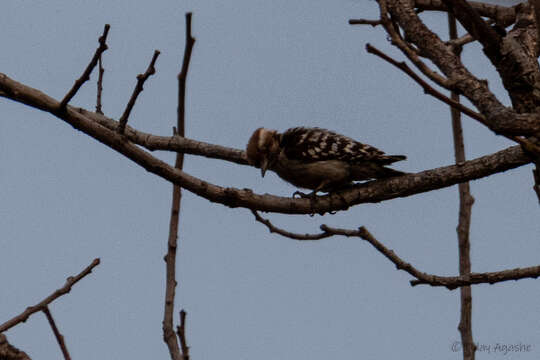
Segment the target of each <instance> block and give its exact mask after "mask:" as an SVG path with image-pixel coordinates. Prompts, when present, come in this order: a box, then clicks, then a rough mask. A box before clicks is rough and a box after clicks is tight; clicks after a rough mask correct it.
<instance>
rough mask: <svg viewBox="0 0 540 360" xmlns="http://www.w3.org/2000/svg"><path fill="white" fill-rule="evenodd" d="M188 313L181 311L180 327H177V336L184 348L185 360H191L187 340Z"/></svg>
mask: <svg viewBox="0 0 540 360" xmlns="http://www.w3.org/2000/svg"><path fill="white" fill-rule="evenodd" d="M186 315H187V314H186V312H185V311H184V309H182V310H180V326H177V327H176V334H177V335H178V339H180V347H181V348H182V356H183V357H184V359H183V360H189V346H188V345H187V340H186Z"/></svg>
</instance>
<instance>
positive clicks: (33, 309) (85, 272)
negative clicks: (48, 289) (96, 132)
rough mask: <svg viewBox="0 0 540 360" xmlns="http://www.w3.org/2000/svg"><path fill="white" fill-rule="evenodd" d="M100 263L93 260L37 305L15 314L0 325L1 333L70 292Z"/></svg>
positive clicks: (97, 260)
mask: <svg viewBox="0 0 540 360" xmlns="http://www.w3.org/2000/svg"><path fill="white" fill-rule="evenodd" d="M98 265H99V259H94V261H92V263H91V264H90V265H88V266H87V267H86V268H85V269H84V270H83V271H81V272H80V273H79V274H78V275H76V276H70V277H68V278H67V280H66V283H65V284H64V286H62V287H61V288H60V289H58V290H56V291H55V292H53V293H52V294H51V295H49V296H47V297H46V298H45V299H43V300H42V301H40V302H39V303H37V304H36V305H34V306H29V307H27V308H26V310H24V311H23V312H22V313H21V314H19V315H17V316H15V317H14V318H12V319H10V320H8V321H6V322H5V323H3V324H2V325H0V333H2V332H4V331H6V330H9V329H11V328H12V327H13V326H15V325H17V324H19V323H21V322H26V320H27V319H28V317H30V315H32V314H33V313H36V312H38V311H42V310H43V309H44V308H45V306H47V305H49V304H50V303H52V302H53V301H54V300H56V299H57V298H59V297H60V296H62V295H65V294H67V293H69V292H70V291H71V287H72V286H73V285H75V284H76V283H77V282H79V280H81V279H82V278H84V277H85V276H86V275H88V274H90V273H91V272H92V269H94V268H95V267H96V266H98Z"/></svg>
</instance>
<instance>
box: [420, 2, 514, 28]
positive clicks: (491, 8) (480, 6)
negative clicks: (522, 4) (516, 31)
mask: <svg viewBox="0 0 540 360" xmlns="http://www.w3.org/2000/svg"><path fill="white" fill-rule="evenodd" d="M469 4H470V5H471V7H472V8H473V9H474V10H475V11H476V12H477V13H478V14H480V16H484V17H487V18H490V19H493V20H495V21H496V23H497V24H499V25H500V26H503V27H506V26H509V25H511V24H512V23H514V22H515V21H516V11H515V7H506V6H500V5H494V4H488V3H483V2H476V1H469ZM414 6H415V7H416V8H418V9H421V10H435V11H448V8H447V7H446V5H445V4H444V2H443V1H442V0H415V4H414Z"/></svg>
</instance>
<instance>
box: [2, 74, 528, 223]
mask: <svg viewBox="0 0 540 360" xmlns="http://www.w3.org/2000/svg"><path fill="white" fill-rule="evenodd" d="M0 90H2V91H4V92H6V93H8V95H9V96H8V97H9V98H10V99H12V100H15V101H18V102H21V103H24V104H26V105H29V106H31V107H35V108H38V109H41V110H44V111H47V112H50V113H52V114H53V115H55V116H56V117H58V118H59V119H62V120H63V121H65V122H67V123H68V124H70V125H71V126H73V127H74V128H76V129H78V130H80V131H83V132H84V133H85V134H87V135H89V136H91V137H93V138H95V139H96V140H98V141H100V142H102V143H103V144H105V145H107V146H109V147H111V148H112V149H114V150H116V151H118V152H119V153H121V154H123V155H124V156H126V157H127V158H129V159H131V160H132V161H134V162H136V163H137V164H139V165H140V166H141V167H143V168H145V169H146V170H148V171H150V172H152V173H154V174H156V175H158V176H160V177H162V178H164V179H166V180H168V181H170V182H172V183H175V184H178V185H180V186H182V187H184V188H185V189H187V190H188V191H191V192H193V193H195V194H197V195H199V196H202V197H204V198H206V199H208V200H209V201H212V202H218V203H221V204H224V205H227V206H230V207H244V208H249V209H253V210H261V211H269V212H279V213H286V214H312V213H314V212H315V213H325V212H329V211H336V210H342V209H347V208H349V207H350V206H353V205H356V204H360V203H368V202H380V201H385V200H389V199H395V198H398V197H406V196H411V195H414V194H418V193H422V192H427V191H431V190H435V189H441V188H444V187H448V186H452V185H455V184H457V183H460V182H463V181H468V180H474V179H478V178H482V177H485V176H489V175H492V174H495V173H498V172H503V171H506V170H509V169H513V168H516V167H519V166H522V165H524V164H528V163H530V162H531V161H532V160H531V159H530V158H529V157H528V156H527V155H526V154H525V153H524V152H523V151H522V150H521V149H519V147H511V148H508V149H506V150H502V151H499V152H497V153H495V154H492V155H487V156H483V157H480V158H478V159H475V160H470V161H466V162H465V163H464V164H459V165H452V166H445V167H441V168H438V169H432V170H426V171H422V172H419V173H416V174H408V175H403V176H399V177H395V178H391V179H384V180H377V181H370V182H367V183H363V184H360V185H358V186H355V187H353V188H351V189H347V190H344V191H342V192H340V193H339V194H329V195H326V196H320V197H316V199H315V201H311V200H310V199H293V198H285V197H278V196H273V195H266V194H265V195H258V194H254V193H253V192H252V191H251V190H248V189H244V190H240V189H236V188H223V187H219V186H216V185H214V184H211V183H208V182H206V181H203V180H201V179H198V178H196V177H193V176H191V175H189V174H187V173H185V172H183V171H180V170H178V169H174V167H172V166H170V165H168V164H167V163H165V162H163V161H161V160H159V159H157V158H155V157H153V156H152V155H151V154H150V153H148V152H147V151H145V150H143V149H142V148H140V147H139V146H137V145H135V144H133V143H130V142H129V141H125V137H123V136H121V135H119V134H118V133H117V132H116V131H111V130H109V129H108V128H105V127H103V126H101V125H100V124H98V123H97V122H96V121H93V120H92V118H90V117H86V116H85V115H83V114H85V112H84V111H80V110H79V109H76V108H72V107H71V106H69V105H68V107H67V109H66V111H65V112H58V111H57V110H56V109H58V102H57V101H56V100H55V99H53V98H51V97H49V96H48V95H46V94H44V93H42V92H40V91H38V90H36V89H33V88H30V87H28V86H25V85H23V84H20V83H17V82H16V81H14V80H12V79H10V78H8V77H7V76H6V75H4V74H0ZM96 116H99V115H97V114H96Z"/></svg>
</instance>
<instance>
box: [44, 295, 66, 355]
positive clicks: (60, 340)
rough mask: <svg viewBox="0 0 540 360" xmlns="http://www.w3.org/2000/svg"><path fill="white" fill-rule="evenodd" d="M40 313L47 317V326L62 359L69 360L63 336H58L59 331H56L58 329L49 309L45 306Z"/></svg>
mask: <svg viewBox="0 0 540 360" xmlns="http://www.w3.org/2000/svg"><path fill="white" fill-rule="evenodd" d="M42 311H43V312H44V313H45V316H46V317H47V320H48V321H49V325H51V329H52V331H53V333H54V337H56V341H58V345H59V346H60V350H62V354H63V355H64V359H66V360H71V356H69V351H68V349H67V346H66V343H65V341H64V336H63V335H62V334H60V331H59V330H58V327H57V326H56V323H55V321H54V318H53V317H52V314H51V312H50V311H49V307H48V306H45V307H44V308H43V310H42Z"/></svg>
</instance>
